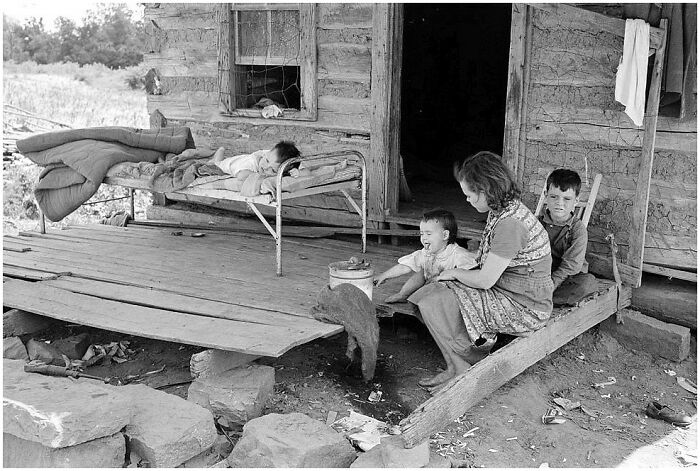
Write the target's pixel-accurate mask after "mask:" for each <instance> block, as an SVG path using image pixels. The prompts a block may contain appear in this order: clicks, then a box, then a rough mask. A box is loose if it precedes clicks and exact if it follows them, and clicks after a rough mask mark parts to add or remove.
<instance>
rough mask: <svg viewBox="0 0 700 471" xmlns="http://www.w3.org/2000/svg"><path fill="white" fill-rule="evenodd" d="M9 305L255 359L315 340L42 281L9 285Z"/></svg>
mask: <svg viewBox="0 0 700 471" xmlns="http://www.w3.org/2000/svg"><path fill="white" fill-rule="evenodd" d="M3 304H4V305H5V306H8V307H12V308H15V309H21V310H23V311H28V312H32V313H35V314H39V315H43V316H47V317H51V318H54V319H60V320H63V321H66V322H71V323H76V324H80V325H87V326H90V327H96V328H99V329H106V330H111V331H115V332H122V333H125V334H129V335H138V336H142V337H148V338H154V339H158V340H165V341H168V342H179V343H185V344H189V345H198V346H201V347H207V348H216V349H219V350H227V351H234V352H240V353H245V354H249V355H260V356H271V357H279V356H280V355H282V354H283V353H284V352H286V351H288V350H290V349H291V348H293V347H295V346H297V345H301V344H303V343H306V342H308V341H309V340H310V338H309V337H310V336H309V335H308V333H307V332H304V331H302V330H299V329H294V328H290V327H273V326H269V325H261V324H249V323H244V322H236V321H231V320H224V319H217V318H213V317H203V316H195V315H191V314H184V313H180V312H172V311H167V310H163V309H154V308H149V307H143V306H136V305H133V304H124V303H120V302H116V301H110V300H105V299H100V298H95V297H93V296H87V295H83V294H77V293H72V292H70V291H66V290H62V289H59V288H54V287H51V286H46V285H44V284H42V283H41V282H36V283H32V282H27V281H19V280H8V281H4V282H3ZM341 329H342V328H341Z"/></svg>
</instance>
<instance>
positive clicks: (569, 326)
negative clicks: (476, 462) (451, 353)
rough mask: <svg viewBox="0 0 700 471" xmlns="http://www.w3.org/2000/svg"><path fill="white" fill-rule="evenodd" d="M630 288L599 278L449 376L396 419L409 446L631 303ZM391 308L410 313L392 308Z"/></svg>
mask: <svg viewBox="0 0 700 471" xmlns="http://www.w3.org/2000/svg"><path fill="white" fill-rule="evenodd" d="M631 298H632V290H631V288H630V287H628V286H625V285H621V286H620V287H619V288H618V286H617V285H616V284H615V283H614V282H612V281H609V280H603V279H600V280H599V286H598V292H597V293H596V294H595V295H594V296H592V297H590V298H588V299H585V300H584V301H582V302H580V303H579V305H578V306H575V307H570V308H555V310H554V312H553V315H552V318H550V320H549V321H548V322H547V324H546V325H545V326H544V327H543V328H541V329H540V330H537V331H535V332H533V333H531V334H530V335H528V336H527V337H518V338H516V339H514V340H513V341H512V342H510V343H509V344H508V345H506V346H504V347H503V348H501V349H499V350H497V351H496V352H494V353H493V354H491V355H489V356H487V357H486V358H484V359H483V360H481V361H479V362H477V363H476V364H474V365H473V366H472V367H471V368H469V369H468V370H467V371H466V372H465V373H463V374H462V375H459V376H457V377H455V378H453V379H452V380H451V381H450V382H449V383H447V384H446V385H445V387H444V388H443V389H441V390H440V391H439V392H438V393H437V394H435V395H434V396H433V397H431V398H430V399H428V400H427V401H425V402H424V403H423V404H421V405H420V406H418V407H417V408H416V409H415V410H414V411H413V412H412V413H411V415H409V416H408V417H406V418H405V419H403V420H402V421H401V423H400V426H401V432H402V437H403V438H404V441H405V442H406V446H408V447H412V446H415V445H416V444H418V443H420V442H421V441H423V440H425V439H426V438H428V437H429V436H430V435H432V434H433V433H435V432H438V431H440V430H443V429H444V427H445V426H447V425H449V423H450V422H451V421H453V420H454V419H456V418H458V417H460V416H461V415H462V414H464V413H465V412H466V411H467V410H468V409H469V408H470V407H472V406H474V405H476V404H477V403H478V402H479V401H481V400H482V399H483V398H485V397H487V396H488V395H490V394H491V393H492V392H494V391H495V390H496V389H498V388H500V387H501V386H503V385H504V384H505V383H507V382H508V381H510V380H511V379H513V378H515V377H516V376H517V375H519V374H520V373H522V372H523V371H525V370H526V369H527V368H529V367H530V366H532V365H534V364H535V363H537V362H538V361H540V360H541V359H542V358H544V357H545V356H547V355H549V354H550V353H552V352H554V351H555V350H557V349H558V348H560V347H561V346H563V345H565V344H567V343H568V342H570V341H571V340H572V339H574V338H575V337H577V336H579V335H581V334H582V333H583V332H585V331H587V330H588V329H590V328H591V327H593V326H595V325H597V324H599V323H600V322H602V321H604V320H605V319H607V318H608V317H610V316H611V315H612V314H614V313H615V312H616V311H617V310H618V309H621V308H624V307H627V306H629V305H630V302H631ZM395 312H403V313H406V314H411V313H412V311H410V310H406V309H401V308H399V309H397V310H396V311H395Z"/></svg>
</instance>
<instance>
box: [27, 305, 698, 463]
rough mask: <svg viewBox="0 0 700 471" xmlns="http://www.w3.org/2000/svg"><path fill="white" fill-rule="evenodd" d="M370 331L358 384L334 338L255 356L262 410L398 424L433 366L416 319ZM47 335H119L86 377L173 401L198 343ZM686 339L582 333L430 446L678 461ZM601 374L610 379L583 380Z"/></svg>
mask: <svg viewBox="0 0 700 471" xmlns="http://www.w3.org/2000/svg"><path fill="white" fill-rule="evenodd" d="M380 326H381V339H380V347H379V352H378V362H377V369H376V376H375V378H374V380H373V381H372V382H370V383H369V384H364V383H363V382H362V381H361V374H360V369H359V364H352V365H349V363H348V361H347V359H346V358H345V356H344V351H345V341H346V340H345V334H344V333H341V334H338V335H335V336H333V337H330V338H328V339H319V340H317V341H314V342H311V343H308V344H306V345H303V346H300V347H297V348H295V349H293V350H291V351H289V352H287V353H286V354H285V355H283V356H282V357H280V358H277V359H273V358H263V359H260V360H259V361H260V362H261V363H263V364H266V365H269V366H273V367H274V368H275V375H276V384H275V394H274V396H273V397H272V400H271V401H270V404H269V406H268V408H267V410H266V413H268V412H278V413H287V412H303V413H305V414H307V415H309V416H310V417H313V418H317V419H320V420H323V421H325V420H326V418H327V417H328V414H329V412H331V411H335V412H336V413H337V414H338V415H337V417H338V418H341V417H343V416H345V415H347V414H348V411H349V410H350V409H352V410H354V411H356V412H359V413H361V414H365V415H369V416H372V417H374V418H376V419H379V420H383V421H386V422H388V423H390V424H398V423H399V421H400V420H401V419H403V418H404V417H406V416H407V415H408V414H409V413H410V412H411V411H412V410H413V409H415V408H416V407H417V406H418V405H419V404H421V403H422V402H423V401H425V400H427V399H428V398H429V394H428V392H427V391H425V390H424V389H422V388H420V387H419V386H418V384H417V383H418V380H419V379H420V378H421V377H423V376H425V375H426V374H429V373H434V372H436V371H437V370H438V369H439V368H441V367H442V362H441V357H440V354H439V351H438V349H437V347H436V345H435V343H434V342H433V341H432V339H431V338H430V336H429V334H428V333H427V330H426V329H425V328H424V326H423V325H422V324H420V323H419V322H418V321H417V320H415V319H413V318H411V317H405V316H397V318H396V319H382V320H381V321H380ZM49 331H50V332H48V331H47V332H44V333H42V334H43V335H41V334H40V335H35V336H34V337H35V338H37V339H41V340H52V339H58V338H64V337H67V336H70V335H74V334H78V333H81V332H89V333H90V335H91V339H92V342H93V343H100V344H105V343H109V342H111V341H123V340H129V341H130V345H129V348H131V349H132V350H133V351H134V353H133V354H131V355H130V356H129V360H128V361H126V362H124V363H121V364H116V363H112V364H111V365H108V366H105V365H95V366H92V367H90V368H88V369H87V370H86V372H87V373H89V374H94V375H99V376H109V377H112V378H113V380H112V382H113V383H114V382H115V381H116V379H121V380H122V382H126V381H127V378H129V377H130V376H129V375H132V376H131V380H132V381H134V380H135V381H137V382H142V383H144V384H148V385H150V386H152V387H155V388H159V389H161V390H164V391H166V392H168V393H172V394H176V395H178V396H181V397H183V398H186V397H187V388H188V383H187V382H188V381H189V380H190V379H191V378H190V374H189V361H190V357H191V355H192V354H194V353H197V352H199V351H201V350H203V349H202V348H200V347H193V346H189V345H180V344H175V343H169V342H162V341H157V340H151V339H146V338H141V337H135V336H128V335H123V334H119V333H114V332H107V331H103V330H98V329H92V328H87V327H82V326H76V325H68V324H64V323H60V324H58V326H57V327H56V328H52V329H49ZM23 340H25V341H26V339H23ZM696 346H697V343H696V339H695V337H693V340H692V345H691V349H692V354H691V357H690V358H689V359H687V360H685V361H683V362H681V363H674V362H670V361H667V360H663V359H657V358H652V357H651V356H650V355H649V354H646V353H643V352H633V351H630V350H627V349H626V348H624V347H622V346H621V345H620V344H619V343H618V342H617V341H616V340H615V339H613V338H612V337H610V336H609V335H608V334H606V333H602V332H599V331H598V329H597V328H594V329H591V330H590V331H589V332H587V333H585V334H583V335H581V336H580V337H578V338H576V339H574V340H573V341H572V342H570V343H569V344H568V345H566V346H564V347H562V348H561V349H559V350H558V351H556V352H554V353H552V354H551V355H549V356H548V357H547V358H545V359H543V360H542V361H540V362H539V363H538V364H536V365H534V366H533V367H531V368H529V369H528V370H526V371H525V372H524V373H523V374H521V375H520V376H518V377H517V378H515V379H513V380H512V381H510V382H509V383H508V384H506V385H505V386H503V387H501V388H500V389H499V390H497V391H496V392H495V393H493V394H491V395H490V396H489V397H487V398H486V399H484V400H482V401H481V402H480V403H479V404H478V405H476V406H475V407H473V408H472V409H470V410H469V411H467V412H466V413H465V414H464V415H463V416H462V417H460V418H459V419H457V420H455V421H454V422H453V423H451V424H449V425H448V426H447V427H445V429H444V430H443V431H442V432H440V433H438V434H436V435H434V436H432V437H431V439H430V442H431V449H433V450H434V451H436V452H437V453H438V454H440V455H443V456H445V457H448V458H451V459H452V460H453V462H454V463H455V464H459V465H461V466H463V467H486V468H493V467H540V466H541V465H543V463H547V464H548V466H549V467H552V468H556V467H558V468H565V467H594V468H601V467H603V468H605V467H615V466H618V465H620V464H626V465H630V466H634V467H648V466H654V467H657V466H658V467H661V466H664V467H665V466H676V467H681V466H684V465H687V464H689V463H692V462H697V445H696V442H697V421H696V404H697V403H696V400H697V397H696V396H694V395H692V394H691V393H688V392H686V391H685V390H684V389H682V388H681V387H680V386H678V384H677V383H676V377H675V376H672V375H673V374H674V373H675V375H676V376H683V377H686V378H689V379H691V380H692V381H693V382H695V383H697V355H696ZM163 367H165V368H164V369H163ZM161 369H162V370H161ZM154 371H155V373H151V374H146V375H144V373H148V372H154ZM133 375H140V376H139V377H137V378H133ZM610 376H614V377H615V378H616V381H617V383H616V384H614V385H612V386H606V387H605V388H604V389H595V388H593V387H592V385H593V384H594V383H599V382H603V381H607V380H608V377H610ZM373 391H381V392H382V395H381V400H380V401H379V402H376V403H372V402H370V401H369V400H368V398H369V395H370V393H372V392H373ZM556 397H562V398H566V399H569V400H571V401H579V402H580V403H581V404H582V405H583V406H584V408H585V409H586V412H583V411H581V409H575V410H572V411H569V412H566V414H565V415H564V418H565V419H566V422H565V423H562V424H557V425H543V424H542V422H541V416H542V415H543V414H544V413H545V412H546V411H547V409H548V408H550V407H552V405H553V402H552V400H553V399H554V398H556ZM651 400H657V401H659V402H660V403H662V404H666V405H669V406H671V407H673V408H674V409H676V410H679V411H684V412H686V413H687V414H688V415H690V416H692V417H693V425H692V426H691V427H690V428H689V429H686V430H682V429H678V428H676V427H673V426H672V425H670V424H667V423H665V422H662V421H659V420H654V419H651V418H647V417H646V415H645V414H644V408H645V406H646V404H647V403H648V402H649V401H651ZM592 416H595V417H592ZM470 430H473V431H472V433H471V434H468V433H467V432H469V431H470ZM236 432H237V431H233V436H236ZM465 435H466V436H465Z"/></svg>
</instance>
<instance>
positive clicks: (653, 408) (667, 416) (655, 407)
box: [646, 401, 691, 427]
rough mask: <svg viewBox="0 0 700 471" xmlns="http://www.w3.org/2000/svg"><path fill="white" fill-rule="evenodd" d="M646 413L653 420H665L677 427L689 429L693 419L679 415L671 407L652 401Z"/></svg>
mask: <svg viewBox="0 0 700 471" xmlns="http://www.w3.org/2000/svg"><path fill="white" fill-rule="evenodd" d="M646 413H647V415H648V416H649V417H651V418H652V419H659V420H663V421H665V422H668V423H669V424H671V425H675V426H677V427H687V426H689V425H690V422H691V418H690V417H688V416H687V415H685V414H681V413H678V412H676V411H674V410H673V409H671V408H670V407H668V406H664V405H662V404H659V403H658V402H656V401H651V402H650V403H649V404H648V405H647V409H646Z"/></svg>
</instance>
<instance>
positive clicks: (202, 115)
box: [147, 91, 219, 120]
mask: <svg viewBox="0 0 700 471" xmlns="http://www.w3.org/2000/svg"><path fill="white" fill-rule="evenodd" d="M218 97H219V94H218V93H210V92H190V91H182V92H177V93H170V94H168V95H148V104H147V109H148V113H149V114H150V113H153V111H155V110H159V111H160V112H161V113H163V116H165V117H166V118H167V119H199V120H211V119H213V118H214V117H216V116H218V114H219V107H218V104H219V102H218Z"/></svg>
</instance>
